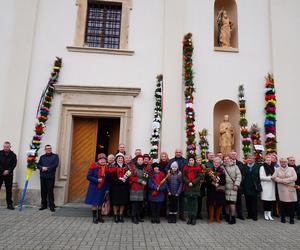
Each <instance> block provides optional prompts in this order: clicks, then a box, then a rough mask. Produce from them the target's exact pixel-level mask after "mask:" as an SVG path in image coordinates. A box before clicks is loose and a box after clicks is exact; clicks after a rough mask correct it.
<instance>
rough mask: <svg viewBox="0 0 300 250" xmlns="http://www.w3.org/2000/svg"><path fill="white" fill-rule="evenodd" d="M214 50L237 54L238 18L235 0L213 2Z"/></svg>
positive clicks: (216, 0)
mask: <svg viewBox="0 0 300 250" xmlns="http://www.w3.org/2000/svg"><path fill="white" fill-rule="evenodd" d="M214 48H215V50H216V51H229V52H238V18H237V6H236V2H235V0H215V5H214Z"/></svg>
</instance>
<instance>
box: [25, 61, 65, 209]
mask: <svg viewBox="0 0 300 250" xmlns="http://www.w3.org/2000/svg"><path fill="white" fill-rule="evenodd" d="M61 66H62V59H61V58H59V57H56V59H55V61H54V66H53V70H52V72H51V75H50V79H49V81H48V83H47V86H46V87H45V89H44V91H43V93H42V95H41V98H40V101H39V105H38V108H37V113H36V119H37V122H36V125H35V128H34V132H35V134H34V136H33V138H32V141H31V144H30V149H29V150H28V151H27V168H26V181H25V185H24V189H23V193H22V197H21V201H20V211H21V210H22V207H23V202H24V199H25V194H26V191H27V186H28V182H29V180H30V177H31V175H32V172H33V171H35V170H36V168H37V163H36V162H37V157H38V151H39V149H40V147H41V142H42V138H43V135H44V134H45V128H46V122H47V120H48V116H49V111H50V108H51V104H52V99H53V95H54V91H55V88H54V85H55V83H56V82H57V80H58V77H59V73H60V69H61Z"/></svg>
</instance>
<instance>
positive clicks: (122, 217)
mask: <svg viewBox="0 0 300 250" xmlns="http://www.w3.org/2000/svg"><path fill="white" fill-rule="evenodd" d="M119 221H120V223H124V216H123V214H120V216H119Z"/></svg>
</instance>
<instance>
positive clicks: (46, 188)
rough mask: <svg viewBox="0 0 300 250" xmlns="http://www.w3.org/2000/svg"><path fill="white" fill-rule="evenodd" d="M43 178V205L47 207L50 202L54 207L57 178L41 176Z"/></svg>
mask: <svg viewBox="0 0 300 250" xmlns="http://www.w3.org/2000/svg"><path fill="white" fill-rule="evenodd" d="M40 179H41V197H42V207H47V204H48V202H49V207H50V208H54V207H55V204H54V193H53V190H54V183H55V179H54V178H51V179H46V178H40Z"/></svg>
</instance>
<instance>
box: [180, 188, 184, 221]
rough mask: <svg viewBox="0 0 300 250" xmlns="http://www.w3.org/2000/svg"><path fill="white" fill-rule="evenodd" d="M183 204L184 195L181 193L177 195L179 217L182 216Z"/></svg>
mask: <svg viewBox="0 0 300 250" xmlns="http://www.w3.org/2000/svg"><path fill="white" fill-rule="evenodd" d="M184 203H185V199H184V194H183V193H181V194H180V195H179V215H180V216H184Z"/></svg>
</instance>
